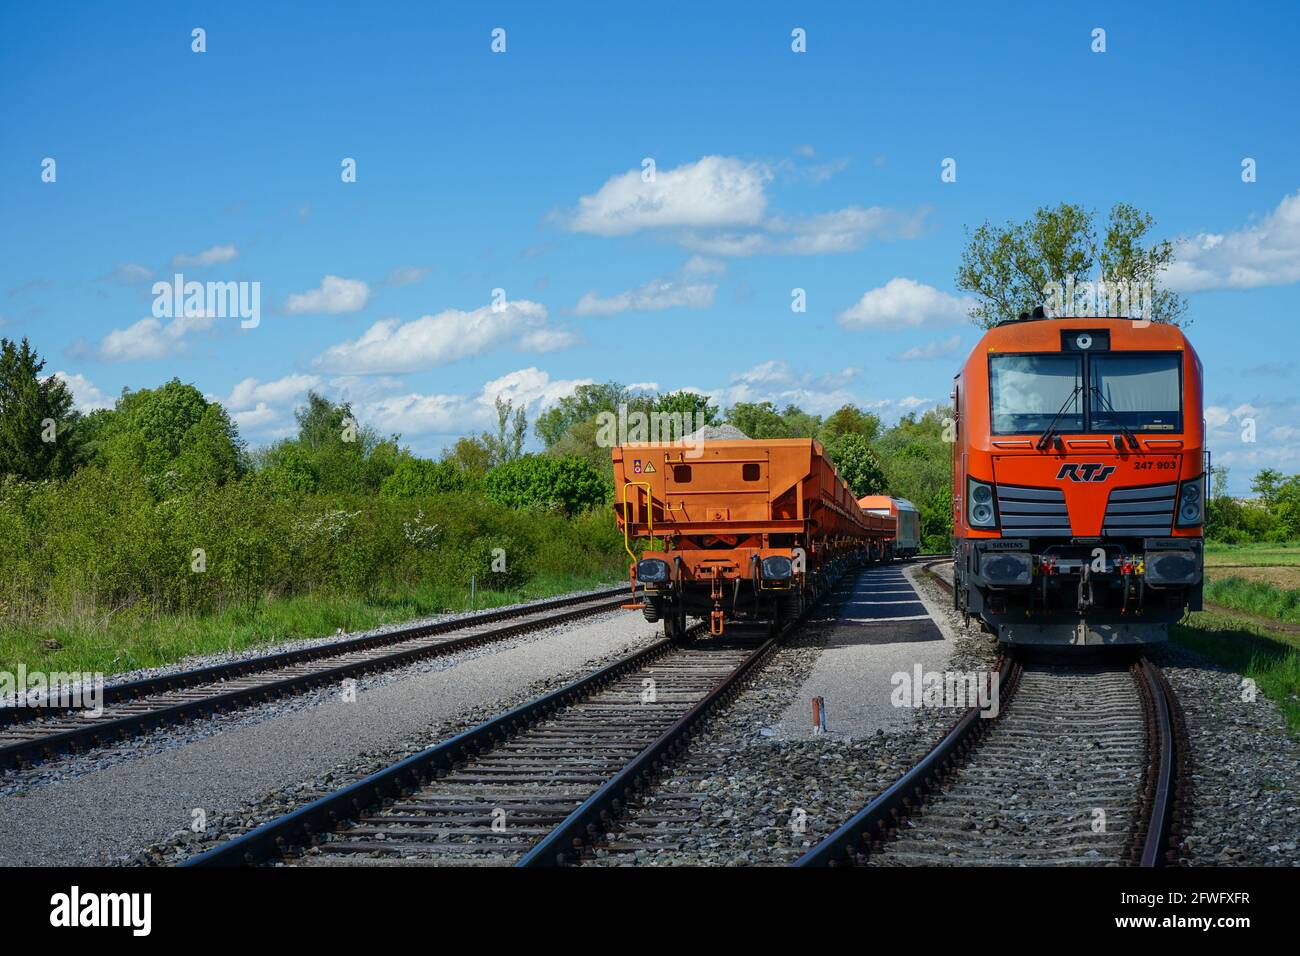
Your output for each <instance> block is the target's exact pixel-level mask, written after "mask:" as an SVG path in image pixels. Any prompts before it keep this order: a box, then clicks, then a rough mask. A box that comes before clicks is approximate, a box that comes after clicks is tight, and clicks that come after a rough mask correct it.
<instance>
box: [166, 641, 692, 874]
mask: <svg viewBox="0 0 1300 956" xmlns="http://www.w3.org/2000/svg"><path fill="white" fill-rule="evenodd" d="M676 646H677V645H676V644H675V643H674V642H673V641H671V640H668V639H667V638H664V639H662V640H659V641H656V642H655V643H654V644H651V645H650V646H649V647H646V648H643V649H641V650H639V651H637V652H636V653H634V654H631V655H629V656H627V657H625V658H623V659H622V660H619V661H615V662H614V663H613V664H610V665H608V666H606V667H602V668H601V669H600V670H598V671H595V672H593V673H591V674H588V675H587V676H586V677H583V678H581V679H580V680H577V681H574V682H573V683H571V684H567V685H565V686H564V687H561V688H559V689H558V690H554V691H551V692H550V693H549V694H545V695H543V696H542V697H539V698H537V699H536V700H533V701H529V702H528V703H526V704H521V705H519V706H518V707H515V708H514V709H512V710H509V711H507V712H505V713H504V714H501V715H500V716H497V717H493V718H492V719H491V720H487V721H485V722H483V723H481V724H479V725H478V726H477V727H474V728H472V729H470V730H467V731H465V732H464V733H461V734H458V735H457V736H455V737H452V738H451V739H449V740H446V741H443V742H442V743H439V744H434V745H433V746H432V747H428V748H426V749H424V750H422V751H420V752H419V753H417V754H412V755H411V756H409V757H407V758H405V759H403V760H400V761H398V762H397V763H395V764H393V765H392V766H391V767H386V768H384V769H383V770H379V771H376V772H375V773H372V774H371V775H370V776H368V777H365V778H363V779H361V780H358V781H356V782H355V783H351V784H349V785H347V786H346V787H343V788H342V789H340V790H336V791H334V792H333V793H330V794H327V795H325V796H323V797H320V798H318V799H316V800H313V801H312V802H311V803H308V804H306V805H305V806H302V807H299V808H298V809H297V810H294V811H292V812H290V813H288V814H286V815H285V816H282V817H277V818H276V819H274V820H269V821H267V822H266V823H263V824H262V825H261V826H259V827H257V828H256V829H253V830H250V831H249V832H247V833H245V834H243V835H241V836H238V837H235V838H234V839H232V840H229V841H227V842H225V843H222V844H220V845H218V846H216V847H213V848H212V849H210V850H207V851H206V852H204V853H201V854H199V855H197V856H194V857H191V858H190V859H188V860H186V861H185V862H184V863H182V864H180V865H181V866H241V865H247V866H253V865H256V864H258V863H264V862H266V861H267V860H269V859H271V858H272V857H274V856H277V855H279V854H280V853H282V852H284V851H285V850H288V849H290V848H292V847H294V846H301V845H304V844H310V843H311V842H312V840H313V838H314V837H315V836H316V835H318V834H320V833H323V832H326V831H329V830H333V829H334V828H336V827H337V826H338V825H339V824H341V823H343V822H344V821H346V820H349V819H352V818H354V817H355V816H357V815H358V814H359V813H361V812H363V811H364V810H365V809H367V808H368V807H373V806H375V805H377V804H379V803H381V802H383V800H385V799H387V798H390V797H396V796H400V795H401V794H402V793H403V792H409V791H410V790H412V789H414V788H416V787H419V786H422V785H424V784H425V783H427V782H429V781H430V780H432V779H433V778H434V777H436V776H437V775H438V774H439V773H440V772H447V771H450V770H452V769H454V768H455V767H456V766H457V765H458V764H462V763H464V762H466V761H467V760H469V759H471V758H472V757H475V756H478V755H480V754H482V753H485V752H487V751H489V750H491V749H492V748H493V747H495V746H496V745H497V744H499V743H501V742H503V741H505V740H506V739H508V738H509V737H510V735H511V734H513V733H515V732H517V731H519V730H520V729H522V728H524V727H527V726H529V725H531V724H534V723H536V722H538V721H540V720H543V719H545V718H546V717H548V716H549V715H550V714H552V713H554V712H555V711H557V710H559V709H561V708H563V707H567V706H568V705H569V704H571V703H573V702H575V701H577V700H580V699H582V698H584V697H587V696H589V695H590V694H591V693H592V692H594V691H596V690H598V689H600V688H601V687H604V686H605V685H607V684H609V683H610V682H611V681H613V680H615V679H616V678H618V677H620V676H622V675H623V674H626V673H627V672H628V671H631V670H635V669H637V668H639V667H641V666H642V665H644V664H648V663H650V662H651V661H654V660H656V659H657V658H660V657H662V656H664V655H665V654H667V653H669V652H670V651H671V650H672V649H673V648H674V647H676Z"/></svg>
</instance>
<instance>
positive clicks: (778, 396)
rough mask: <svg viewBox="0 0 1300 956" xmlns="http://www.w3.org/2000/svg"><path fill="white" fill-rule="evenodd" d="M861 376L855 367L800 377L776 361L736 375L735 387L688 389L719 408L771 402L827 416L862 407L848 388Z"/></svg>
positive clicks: (761, 364)
mask: <svg viewBox="0 0 1300 956" xmlns="http://www.w3.org/2000/svg"><path fill="white" fill-rule="evenodd" d="M860 374H861V372H860V370H859V369H854V368H846V369H843V370H841V371H839V372H835V373H831V374H828V375H820V376H818V375H810V374H796V373H794V372H792V371H790V367H789V365H787V364H786V363H785V362H784V361H781V360H780V359H773V360H771V361H768V362H762V363H760V364H758V365H755V366H753V367H752V368H749V369H747V370H745V371H743V372H737V373H735V374H733V375H732V376H731V384H730V385H727V386H725V387H723V388H716V389H697V388H689V389H687V390H688V391H693V392H700V393H701V394H705V395H708V396H709V399H710V401H712V402H713V403H714V404H715V405H719V406H724V407H725V406H729V405H734V404H735V403H737V402H771V403H772V404H774V405H775V406H777V408H782V407H784V406H786V405H790V404H793V405H798V406H799V407H800V408H802V409H803V410H804V411H806V412H812V413H814V414H817V415H826V414H829V413H830V412H833V411H835V410H836V409H837V408H840V407H841V406H842V405H846V404H850V403H852V404H858V399H857V397H856V396H855V395H854V393H853V392H852V391H851V390H850V389H849V388H847V387H846V386H848V385H849V384H850V383H851V382H852V381H853V380H854V379H856V378H857V377H858V376H859V375H860Z"/></svg>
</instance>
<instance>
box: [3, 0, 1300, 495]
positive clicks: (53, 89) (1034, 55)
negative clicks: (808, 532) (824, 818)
mask: <svg viewBox="0 0 1300 956" xmlns="http://www.w3.org/2000/svg"><path fill="white" fill-rule="evenodd" d="M1048 6H1050V7H1051V9H1050V10H1045V9H1039V8H1040V7H1048ZM1132 6H1133V5H1132V4H1123V3H1114V4H1107V3H1056V4H1050V5H1045V4H1010V3H994V4H981V5H978V8H977V9H964V8H961V7H953V8H952V9H949V8H948V7H946V6H945V5H944V4H937V5H930V6H915V5H913V6H911V7H905V8H899V9H895V8H893V7H891V8H888V9H884V8H881V9H873V8H868V7H866V6H865V5H864V6H860V7H854V8H853V9H852V10H846V11H839V10H830V9H820V10H817V11H815V12H812V13H806V12H802V11H798V10H797V8H795V7H792V6H789V5H776V4H735V5H730V6H718V7H716V8H713V7H710V8H702V7H701V5H698V4H680V5H675V4H661V5H655V6H653V7H651V8H642V7H633V8H628V9H627V10H626V11H614V10H607V9H604V8H603V7H602V6H597V5H591V6H590V7H581V6H578V5H566V6H564V7H562V8H558V9H560V10H562V11H563V12H561V13H545V12H543V11H541V10H538V9H536V7H535V5H526V4H518V5H509V4H494V5H470V4H434V3H412V4H384V5H376V7H375V9H373V10H372V9H371V8H369V7H367V6H366V5H354V4H340V5H337V6H334V5H330V4H319V5H311V6H308V5H299V4H285V5H272V4H245V3H227V4H221V5H215V4H213V5H209V4H185V3H175V4H167V5H166V6H165V7H164V6H163V5H161V4H160V5H157V6H149V5H133V4H114V5H111V6H109V5H104V4H89V3H85V4H42V5H27V4H24V5H18V4H6V5H4V6H3V8H0V103H3V104H4V105H3V111H4V122H3V124H0V144H2V148H0V237H2V238H3V245H4V250H5V252H4V255H3V257H0V334H3V335H6V336H9V337H17V336H24V335H25V336H28V337H30V338H31V339H32V341H33V342H34V343H35V345H36V346H37V348H38V349H39V351H40V352H41V353H42V354H43V355H45V356H47V357H48V359H49V366H48V368H49V369H50V370H51V371H58V372H60V373H62V374H64V375H66V376H67V377H68V378H69V380H70V381H71V382H72V383H73V386H74V392H75V394H76V395H77V398H78V401H79V403H80V404H81V405H82V406H83V407H87V408H89V407H94V406H96V405H102V404H105V403H111V401H112V400H113V398H114V397H115V396H116V395H117V394H118V393H119V392H120V391H121V389H122V388H123V387H130V388H140V387H148V386H153V385H157V384H160V383H161V382H163V381H165V380H167V379H168V378H171V377H172V376H179V377H180V378H181V379H182V380H184V381H188V382H193V383H194V384H196V385H197V386H198V387H199V388H201V389H202V390H203V391H204V392H205V393H207V394H209V395H210V396H212V397H215V398H219V399H221V400H222V401H223V402H225V403H226V404H227V405H228V407H230V409H231V411H232V413H233V414H234V415H235V417H236V420H237V421H238V422H239V424H240V427H241V432H242V434H243V435H244V437H245V438H246V439H247V440H248V441H249V442H250V443H251V444H259V443H264V442H266V441H269V440H273V439H274V438H275V437H277V436H279V435H282V434H285V433H286V432H287V430H289V429H290V428H291V426H292V410H293V408H294V406H295V405H296V404H297V403H299V402H301V400H302V398H303V396H304V394H305V391H306V389H307V388H308V387H317V388H319V389H320V390H321V391H323V392H325V393H326V394H329V395H331V396H332V397H344V398H349V399H351V400H353V401H354V403H355V405H356V407H357V409H358V411H359V412H360V417H361V418H362V419H363V420H366V421H369V422H371V423H372V424H374V425H376V426H377V427H379V428H380V429H381V430H382V431H385V432H399V433H401V434H402V436H403V439H404V441H405V442H406V443H408V444H409V445H410V446H411V447H412V448H414V449H416V450H418V451H422V452H436V451H437V450H438V449H439V448H441V447H443V446H444V445H446V444H449V443H450V442H451V441H452V440H454V438H455V437H456V436H457V435H458V434H463V433H468V432H475V431H478V430H481V429H482V428H483V427H485V426H486V425H487V424H488V420H489V414H490V403H491V398H492V396H493V395H495V394H497V393H502V394H505V395H507V396H509V397H512V398H515V399H517V400H520V401H526V402H528V403H529V406H530V410H531V411H532V412H533V413H534V414H535V413H536V412H537V411H538V410H539V409H541V408H542V407H544V406H545V404H546V403H547V402H550V401H554V400H555V398H557V397H558V396H560V395H562V394H565V393H566V392H567V391H568V390H571V389H572V388H573V387H574V386H575V384H577V383H580V382H583V381H590V380H598V381H603V380H609V379H614V380H617V381H621V382H626V383H654V384H655V385H657V386H658V387H659V388H660V389H663V390H670V389H676V388H682V387H690V388H696V389H701V390H705V391H708V392H711V393H713V394H714V395H715V396H716V397H717V398H718V399H719V400H720V401H722V402H723V403H724V404H725V403H729V402H731V401H736V400H742V399H743V400H763V399H771V400H774V401H777V402H778V403H784V402H787V401H794V402H796V403H798V404H800V405H802V406H804V407H805V408H808V409H811V410H813V411H818V412H822V413H825V412H828V411H831V410H833V409H834V408H835V407H838V405H840V404H842V403H843V402H845V401H852V402H856V403H858V404H860V405H863V406H866V407H870V408H873V409H875V410H877V411H878V412H879V413H880V414H881V415H882V417H884V418H885V419H886V420H887V421H888V420H893V419H896V418H897V417H898V415H899V414H902V413H903V412H905V411H908V410H913V409H924V408H927V407H930V406H931V405H933V404H935V403H938V402H942V401H943V400H944V398H945V396H946V395H947V392H948V390H949V387H950V382H951V376H952V374H953V372H954V370H955V369H956V367H957V365H958V364H959V362H960V360H961V358H962V357H963V356H964V355H965V353H966V351H968V350H969V348H970V346H971V345H972V344H973V343H974V341H975V340H976V338H977V337H978V333H977V332H976V330H975V328H974V327H973V326H972V325H970V324H969V323H968V322H966V321H964V320H963V318H962V315H961V312H962V307H963V303H962V301H961V295H960V293H959V291H958V290H957V289H956V288H955V287H954V282H953V280H954V275H955V273H956V269H957V264H958V258H959V255H960V250H961V247H962V243H963V229H964V227H966V226H971V227H973V226H975V225H978V224H979V223H981V222H983V221H984V220H986V219H991V220H993V221H995V222H1002V221H1005V220H1007V219H1013V218H1023V217H1025V216H1027V215H1028V214H1030V213H1031V212H1032V211H1033V209H1034V208H1036V207H1037V206H1039V205H1044V204H1055V203H1058V202H1061V201H1066V200H1068V201H1074V202H1080V203H1083V204H1085V205H1088V206H1090V207H1094V208H1097V209H1099V210H1105V209H1107V208H1109V206H1110V205H1111V204H1112V203H1114V202H1116V201H1120V200H1123V201H1128V202H1131V203H1134V204H1136V205H1137V206H1139V207H1142V208H1144V209H1146V210H1148V211H1150V212H1151V213H1152V214H1153V215H1154V216H1155V218H1156V220H1157V222H1158V226H1157V229H1158V232H1159V234H1160V235H1161V236H1162V237H1166V238H1169V239H1171V240H1174V241H1176V242H1177V243H1178V244H1179V245H1178V249H1179V252H1180V260H1181V262H1182V265H1181V266H1180V267H1179V272H1178V273H1177V275H1175V276H1174V277H1173V281H1174V284H1175V285H1176V286H1178V287H1180V288H1182V289H1184V290H1185V291H1186V294H1187V295H1188V299H1189V302H1190V310H1189V315H1190V317H1191V318H1192V319H1193V321H1194V324H1193V325H1192V327H1191V330H1190V334H1191V336H1192V339H1193V342H1194V344H1195V345H1196V347H1197V349H1198V351H1199V352H1200V354H1201V356H1202V358H1203V360H1204V362H1205V365H1206V377H1207V388H1206V401H1207V405H1209V406H1210V411H1209V412H1207V417H1208V418H1209V419H1210V423H1211V426H1212V435H1213V441H1214V446H1213V447H1214V451H1215V454H1216V460H1217V461H1219V462H1223V463H1227V464H1229V466H1230V467H1231V469H1232V485H1233V488H1234V490H1236V491H1239V492H1240V491H1245V490H1246V488H1247V487H1248V482H1249V477H1250V475H1251V474H1253V472H1254V470H1255V469H1257V468H1259V467H1263V466H1266V465H1271V466H1274V467H1279V468H1281V469H1283V470H1284V471H1287V472H1296V471H1300V427H1298V426H1300V422H1298V421H1297V419H1300V414H1297V413H1300V354H1298V350H1297V348H1296V345H1295V341H1296V317H1297V310H1296V305H1297V285H1296V283H1297V281H1300V124H1297V122H1296V120H1297V117H1296V109H1297V104H1300V95H1298V94H1300V70H1297V69H1296V67H1295V60H1294V50H1295V49H1296V48H1297V46H1300V13H1297V9H1296V7H1295V5H1294V4H1284V3H1275V4H1270V3H1262V4H1256V5H1253V6H1252V7H1251V8H1250V10H1249V12H1248V13H1247V12H1244V11H1241V10H1240V9H1236V8H1232V7H1229V6H1227V5H1223V6H1220V5H1214V6H1213V7H1211V6H1209V5H1207V6H1205V7H1204V8H1198V7H1197V5H1195V4H1187V3H1179V4H1174V3H1170V4H1144V5H1143V9H1141V10H1134V9H1130V7H1132ZM196 27H201V28H203V29H204V30H205V31H206V45H207V50H206V52H203V53H195V52H193V51H192V49H191V44H192V39H191V31H192V30H193V29H194V28H196ZM498 27H499V28H503V29H504V30H505V31H506V33H505V38H506V51H505V52H504V53H493V52H492V50H491V48H490V46H491V42H492V37H491V32H492V30H493V29H494V28H498ZM795 28H802V29H804V30H805V31H806V36H807V52H805V53H801V54H800V53H795V52H793V51H792V50H791V42H792V40H791V31H792V30H793V29H795ZM1095 28H1102V29H1104V30H1105V31H1106V34H1105V40H1106V50H1105V52H1104V53H1094V52H1093V51H1092V49H1091V47H1092V45H1093V36H1092V33H1093V30H1094V29H1095ZM349 157H350V158H352V159H354V160H355V161H356V171H357V176H356V182H347V183H345V182H343V181H341V176H340V172H341V163H342V161H343V160H344V159H345V158H349ZM1247 157H1249V158H1251V159H1253V160H1255V163H1256V169H1257V178H1256V181H1255V182H1251V183H1245V182H1243V181H1242V177H1241V163H1242V160H1243V159H1244V158H1247ZM46 158H52V159H54V160H55V163H56V166H55V173H56V178H55V181H54V182H43V181H42V162H43V160H45V159H46ZM646 158H652V159H653V160H654V163H655V173H656V178H655V182H654V183H652V184H645V183H643V182H642V176H641V173H642V168H643V161H644V160H645V159H646ZM945 158H952V159H955V160H956V164H957V166H956V168H957V179H956V181H955V182H942V181H941V178H940V171H941V163H942V161H943V160H944V159H945ZM176 272H181V273H182V274H183V275H184V276H185V278H186V279H187V280H197V281H200V282H206V281H245V282H258V283H260V290H261V322H260V324H259V325H258V326H257V327H256V328H249V329H242V328H240V327H239V323H238V321H237V320H234V319H229V318H212V317H200V318H198V319H193V320H188V321H186V320H183V321H180V322H175V321H172V320H169V319H167V318H162V319H158V318H154V317H153V316H152V313H151V309H152V305H153V294H152V292H151V286H152V283H153V282H154V281H157V280H159V279H163V280H166V279H170V278H171V277H172V276H173V274H175V273H176ZM795 288H802V289H804V290H806V296H807V312H806V313H802V314H799V313H793V312H792V311H791V308H790V303H791V290H792V289H795ZM495 289H500V290H503V293H501V294H500V295H499V296H498V298H503V300H504V303H505V305H504V307H503V308H502V309H501V310H500V311H494V310H493V309H492V307H491V306H492V302H493V294H494V293H493V290H495ZM927 356H928V357H927ZM1244 418H1253V419H1254V420H1255V421H1256V434H1257V436H1258V440H1257V441H1256V442H1254V443H1246V442H1243V441H1242V440H1241V437H1240V436H1241V423H1242V419H1244Z"/></svg>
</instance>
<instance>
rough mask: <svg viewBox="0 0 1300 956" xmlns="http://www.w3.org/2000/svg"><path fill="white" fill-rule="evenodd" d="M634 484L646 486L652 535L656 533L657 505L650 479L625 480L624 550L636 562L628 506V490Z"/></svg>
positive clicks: (647, 508)
mask: <svg viewBox="0 0 1300 956" xmlns="http://www.w3.org/2000/svg"><path fill="white" fill-rule="evenodd" d="M633 485H636V486H644V487H645V502H646V508H645V510H646V519H645V520H646V524H647V525H648V527H649V533H650V536H651V537H654V533H655V507H654V488H653V487H652V486H651V484H650V482H648V481H625V482H623V550H624V551H626V552H627V556H628V557H629V558H631V559H632V563H633V564H635V563H636V555H635V554H633V553H632V539H631V536H630V531H629V529H630V528H631V527H632V515H631V513H630V512H629V511H628V507H627V490H628V488H630V487H632V486H633Z"/></svg>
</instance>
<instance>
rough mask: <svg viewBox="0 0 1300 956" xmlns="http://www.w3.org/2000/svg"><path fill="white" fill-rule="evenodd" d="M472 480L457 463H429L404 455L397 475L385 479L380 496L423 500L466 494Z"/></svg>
mask: <svg viewBox="0 0 1300 956" xmlns="http://www.w3.org/2000/svg"><path fill="white" fill-rule="evenodd" d="M470 484H471V479H470V477H469V476H468V475H467V474H466V473H465V472H464V471H462V470H461V469H460V468H458V467H457V466H456V463H455V462H454V461H448V460H445V459H444V460H443V461H429V459H427V458H416V457H415V456H413V455H403V456H402V457H400V458H399V459H398V460H397V465H396V466H395V467H394V468H393V473H392V474H391V475H389V476H388V477H387V478H385V479H384V483H383V485H382V486H381V487H380V489H379V494H380V495H381V496H382V497H384V498H419V497H424V496H427V495H433V494H441V493H444V492H448V491H464V490H465V489H466V488H468V487H469V486H470Z"/></svg>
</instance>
